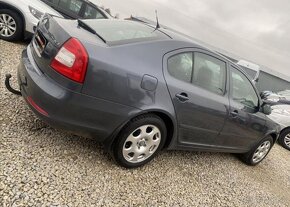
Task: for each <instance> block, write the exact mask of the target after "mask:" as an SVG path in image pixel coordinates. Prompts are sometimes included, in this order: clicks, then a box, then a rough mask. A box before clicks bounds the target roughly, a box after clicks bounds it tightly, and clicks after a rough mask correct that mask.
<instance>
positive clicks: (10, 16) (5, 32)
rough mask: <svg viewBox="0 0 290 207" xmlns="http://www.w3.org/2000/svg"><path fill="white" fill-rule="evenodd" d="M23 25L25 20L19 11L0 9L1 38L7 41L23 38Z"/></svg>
mask: <svg viewBox="0 0 290 207" xmlns="http://www.w3.org/2000/svg"><path fill="white" fill-rule="evenodd" d="M7 22H8V23H7ZM23 26H24V25H23V21H22V19H21V17H20V15H19V14H18V13H17V12H14V11H12V10H9V9H0V39H3V40H6V41H17V40H20V39H22V37H23Z"/></svg>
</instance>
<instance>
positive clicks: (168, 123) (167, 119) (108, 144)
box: [104, 109, 177, 152]
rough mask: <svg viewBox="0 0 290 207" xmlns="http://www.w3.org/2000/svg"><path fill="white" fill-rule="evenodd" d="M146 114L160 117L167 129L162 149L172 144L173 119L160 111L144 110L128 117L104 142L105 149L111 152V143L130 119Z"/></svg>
mask: <svg viewBox="0 0 290 207" xmlns="http://www.w3.org/2000/svg"><path fill="white" fill-rule="evenodd" d="M146 114H154V115H157V116H158V117H160V118H161V119H162V120H163V121H164V124H165V126H166V128H167V137H166V140H165V144H164V146H163V149H166V148H168V147H169V146H170V144H171V143H172V141H173V139H174V137H175V136H176V131H177V130H176V124H175V122H174V118H173V117H172V116H171V115H170V114H169V113H168V112H166V111H163V110H160V109H150V110H144V111H141V112H140V113H137V114H134V115H133V116H130V117H129V118H128V119H127V120H126V121H125V122H124V123H123V124H121V125H120V126H119V127H118V128H117V129H116V130H115V131H114V132H113V133H112V135H111V136H110V138H108V139H107V141H105V142H104V145H105V148H106V149H107V150H108V151H109V152H112V146H113V143H114V142H115V141H116V139H117V137H118V134H119V133H120V132H121V130H122V129H123V127H124V126H125V125H126V124H127V123H129V122H130V121H131V120H132V119H134V118H136V117H138V116H142V115H146Z"/></svg>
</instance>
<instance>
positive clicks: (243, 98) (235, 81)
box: [231, 68, 259, 109]
mask: <svg viewBox="0 0 290 207" xmlns="http://www.w3.org/2000/svg"><path fill="white" fill-rule="evenodd" d="M231 80H232V81H231V95H232V99H233V100H234V101H237V102H240V103H241V104H243V105H245V106H247V107H250V108H254V109H255V108H257V107H258V105H259V98H258V96H257V94H256V91H255V89H254V87H253V86H252V84H251V83H250V81H249V80H248V78H247V77H246V76H245V75H244V74H243V73H241V72H240V71H239V70H237V69H235V68H231Z"/></svg>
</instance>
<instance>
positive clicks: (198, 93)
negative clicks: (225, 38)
mask: <svg viewBox="0 0 290 207" xmlns="http://www.w3.org/2000/svg"><path fill="white" fill-rule="evenodd" d="M164 75H165V79H166V82H167V85H168V89H169V92H170V95H171V98H172V102H173V104H174V107H175V112H176V116H177V120H178V137H179V142H181V143H183V144H185V145H193V146H198V147H211V146H212V147H216V146H220V145H221V144H222V143H223V140H221V139H220V138H219V136H218V135H219V133H220V131H221V130H222V128H223V126H224V123H225V120H226V119H227V117H228V111H229V99H228V93H227V90H226V88H227V81H226V79H227V78H226V76H227V63H226V61H225V60H223V59H220V58H219V57H217V56H215V55H214V54H211V53H209V52H207V51H203V50H199V49H184V50H178V51H174V52H171V53H169V54H167V55H165V57H164Z"/></svg>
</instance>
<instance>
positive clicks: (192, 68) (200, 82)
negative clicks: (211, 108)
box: [168, 52, 226, 95]
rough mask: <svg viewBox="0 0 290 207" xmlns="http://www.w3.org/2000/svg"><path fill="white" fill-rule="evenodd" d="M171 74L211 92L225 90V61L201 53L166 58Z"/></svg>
mask: <svg viewBox="0 0 290 207" xmlns="http://www.w3.org/2000/svg"><path fill="white" fill-rule="evenodd" d="M168 72H169V74H170V75H171V76H173V77H175V78H176V79H179V80H181V81H185V82H188V83H191V84H193V85H197V86H199V87H201V88H204V89H206V90H208V91H211V92H213V93H216V94H219V95H222V94H224V92H225V81H226V63H225V62H223V61H221V60H219V59H217V58H214V57H212V56H209V55H206V54H203V53H198V52H194V53H191V52H189V53H181V54H178V55H175V56H172V57H170V58H169V59H168Z"/></svg>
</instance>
